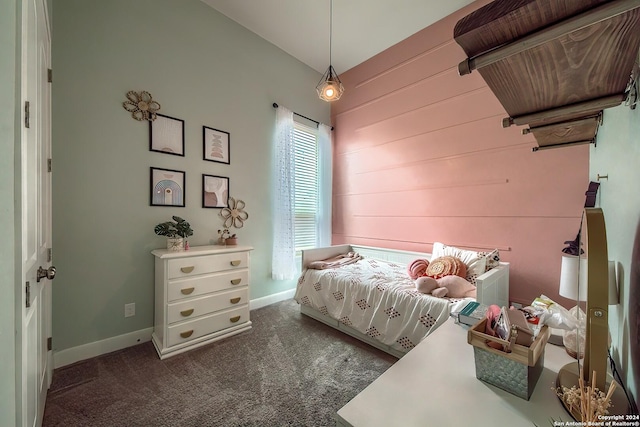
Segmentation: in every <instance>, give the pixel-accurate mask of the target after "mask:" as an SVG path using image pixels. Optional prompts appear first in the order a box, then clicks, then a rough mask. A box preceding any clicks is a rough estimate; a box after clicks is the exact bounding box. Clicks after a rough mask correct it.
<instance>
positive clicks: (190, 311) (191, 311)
mask: <svg viewBox="0 0 640 427" xmlns="http://www.w3.org/2000/svg"><path fill="white" fill-rule="evenodd" d="M180 314H182V316H184V317H189V316H191V315H192V314H193V308H190V309H189V310H184V311H181V312H180Z"/></svg>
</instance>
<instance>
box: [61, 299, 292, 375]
mask: <svg viewBox="0 0 640 427" xmlns="http://www.w3.org/2000/svg"><path fill="white" fill-rule="evenodd" d="M295 293H296V290H295V289H289V290H288V291H284V292H279V293H277V294H273V295H267V296H266V297H262V298H256V299H252V300H251V301H250V302H249V309H250V310H256V309H258V308H262V307H266V306H268V305H271V304H275V303H277V302H280V301H284V300H287V299H291V298H293V296H294V295H295ZM152 333H153V328H147V329H141V330H139V331H134V332H130V333H128V334H124V335H118V336H116V337H111V338H107V339H104V340H101V341H96V342H92V343H89V344H83V345H79V346H77V347H72V348H67V349H65V350H61V351H54V352H53V366H54V368H61V367H63V366H67V365H71V364H72V363H76V362H80V361H81V360H85V359H90V358H92V357H97V356H101V355H103V354H107V353H111V352H112V351H117V350H122V349H123V348H127V347H131V346H134V345H136V344H140V343H143V342H147V341H151V334H152Z"/></svg>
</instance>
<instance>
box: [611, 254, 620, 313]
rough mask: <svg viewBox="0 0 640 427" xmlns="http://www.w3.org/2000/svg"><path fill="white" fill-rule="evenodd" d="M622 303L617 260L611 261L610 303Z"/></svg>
mask: <svg viewBox="0 0 640 427" xmlns="http://www.w3.org/2000/svg"><path fill="white" fill-rule="evenodd" d="M619 303H620V297H619V296H618V275H617V274H616V262H615V261H609V305H617V304H619Z"/></svg>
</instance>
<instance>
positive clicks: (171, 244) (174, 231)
mask: <svg viewBox="0 0 640 427" xmlns="http://www.w3.org/2000/svg"><path fill="white" fill-rule="evenodd" d="M171 218H172V219H173V221H175V222H173V221H166V222H161V223H160V224H158V225H156V226H155V228H154V229H153V231H155V233H156V234H157V235H158V236H166V237H167V249H168V250H170V251H182V250H184V249H185V246H184V241H185V239H186V238H187V237H189V236H193V230H192V229H191V225H190V224H189V223H188V222H187V221H185V220H184V219H182V218H180V217H179V216H172V217H171Z"/></svg>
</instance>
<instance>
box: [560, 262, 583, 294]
mask: <svg viewBox="0 0 640 427" xmlns="http://www.w3.org/2000/svg"><path fill="white" fill-rule="evenodd" d="M586 279H587V263H586V262H584V261H582V262H581V261H580V258H579V257H577V256H575V255H563V256H562V266H561V267H560V292H559V293H560V295H561V296H563V297H565V298H569V299H572V300H574V301H586V300H587V286H586V283H587V280H586Z"/></svg>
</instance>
